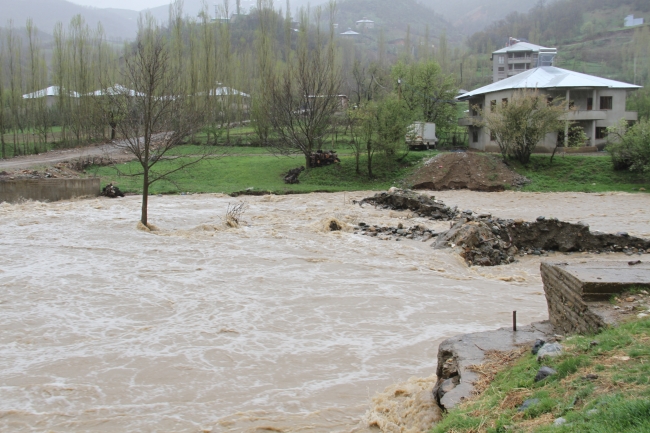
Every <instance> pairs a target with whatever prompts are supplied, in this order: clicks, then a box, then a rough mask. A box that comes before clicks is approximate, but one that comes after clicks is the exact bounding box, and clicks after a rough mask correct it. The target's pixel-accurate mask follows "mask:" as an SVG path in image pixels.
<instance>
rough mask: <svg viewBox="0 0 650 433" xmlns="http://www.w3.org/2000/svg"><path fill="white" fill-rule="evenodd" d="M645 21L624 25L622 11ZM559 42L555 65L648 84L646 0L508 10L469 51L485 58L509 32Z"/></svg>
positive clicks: (570, 0) (586, 0) (577, 0)
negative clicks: (524, 10) (516, 11)
mask: <svg viewBox="0 0 650 433" xmlns="http://www.w3.org/2000/svg"><path fill="white" fill-rule="evenodd" d="M629 14H633V15H634V16H635V17H637V18H640V17H643V18H645V21H646V24H645V25H644V26H637V27H633V28H630V27H624V25H623V22H624V18H625V16H627V15H629ZM510 36H512V37H515V38H519V39H526V40H528V41H530V42H532V43H536V44H539V45H543V46H550V47H557V49H558V57H557V59H556V65H557V66H559V67H563V68H567V69H571V70H574V71H578V72H584V73H587V74H592V75H598V76H602V77H607V78H612V79H615V80H622V81H627V82H630V83H635V84H640V85H644V86H648V85H650V1H648V0H558V1H557V2H554V3H551V4H548V5H543V4H539V5H537V6H535V7H534V8H533V9H532V10H531V11H530V12H528V13H525V14H521V13H511V14H509V15H508V16H506V18H504V19H502V20H500V21H498V22H495V23H493V24H492V25H490V26H489V27H487V28H486V29H485V30H483V31H480V32H477V33H475V34H474V35H472V36H471V37H469V38H468V41H467V44H468V46H469V50H470V52H471V53H473V54H474V55H477V56H479V57H481V58H488V59H489V56H490V53H492V52H493V51H494V50H496V49H499V48H502V47H503V46H504V45H505V43H506V41H507V40H508V37H510Z"/></svg>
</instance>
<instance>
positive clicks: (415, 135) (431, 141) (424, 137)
mask: <svg viewBox="0 0 650 433" xmlns="http://www.w3.org/2000/svg"><path fill="white" fill-rule="evenodd" d="M406 142H407V143H408V145H409V148H411V149H433V148H435V147H436V144H438V138H437V137H436V124H435V123H427V122H414V123H413V124H412V125H411V126H409V128H408V130H407V133H406Z"/></svg>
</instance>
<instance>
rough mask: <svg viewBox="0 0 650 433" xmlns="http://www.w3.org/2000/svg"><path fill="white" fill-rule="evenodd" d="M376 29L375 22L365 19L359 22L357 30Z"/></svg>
mask: <svg viewBox="0 0 650 433" xmlns="http://www.w3.org/2000/svg"><path fill="white" fill-rule="evenodd" d="M374 28H375V22H374V21H371V20H369V19H367V18H365V17H364V18H363V19H362V20H359V21H357V29H361V30H369V29H374Z"/></svg>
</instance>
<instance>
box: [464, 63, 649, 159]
mask: <svg viewBox="0 0 650 433" xmlns="http://www.w3.org/2000/svg"><path fill="white" fill-rule="evenodd" d="M639 88H640V86H636V85H634V84H629V83H624V82H621V81H614V80H609V79H606V78H600V77H595V76H593V75H587V74H582V73H579V72H573V71H569V70H566V69H561V68H556V67H554V66H542V67H538V68H535V69H530V70H527V71H525V72H523V73H520V74H518V75H515V76H512V77H510V78H506V79H504V80H502V81H498V82H496V83H492V84H490V85H487V86H484V87H481V88H479V89H476V90H473V91H471V92H467V93H465V94H464V95H461V96H459V97H458V98H457V99H458V100H459V101H468V102H469V106H470V109H469V111H468V112H467V116H465V117H463V118H461V119H459V121H458V124H459V125H461V126H466V127H467V128H468V136H469V146H470V148H473V149H477V150H483V151H488V152H498V151H499V145H498V143H497V142H496V141H494V140H493V137H491V134H490V131H489V129H487V128H486V127H484V126H481V121H482V119H481V116H480V112H481V111H483V110H489V109H491V108H490V107H493V106H496V105H497V104H507V103H508V101H509V100H510V99H511V98H512V96H513V95H514V93H515V92H516V91H518V90H522V89H529V90H533V89H537V90H539V91H540V92H542V93H544V94H546V95H547V96H548V98H551V99H553V98H558V97H562V98H564V100H566V101H569V106H570V107H571V109H570V110H568V111H567V113H566V115H565V116H564V120H566V121H567V122H573V123H574V124H577V125H579V126H580V127H582V128H583V130H584V132H585V134H586V136H587V142H586V143H585V146H598V147H601V146H604V145H605V143H606V130H607V127H608V126H613V125H616V124H617V123H618V122H619V120H621V119H625V120H626V121H628V122H634V121H636V120H637V113H636V112H633V111H625V103H626V99H627V93H628V92H629V91H632V90H636V89H639ZM562 135H563V134H561V133H557V132H553V133H549V134H547V136H546V138H545V139H544V140H543V141H542V142H540V143H538V144H537V147H536V149H535V151H537V152H548V151H552V150H553V149H554V148H555V146H556V145H557V144H558V139H560V140H562ZM560 144H562V143H560Z"/></svg>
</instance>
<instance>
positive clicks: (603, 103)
mask: <svg viewBox="0 0 650 433" xmlns="http://www.w3.org/2000/svg"><path fill="white" fill-rule="evenodd" d="M612 106H613V104H612V97H611V96H601V97H600V109H601V110H611V109H612Z"/></svg>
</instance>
